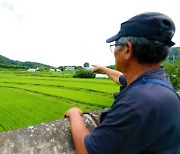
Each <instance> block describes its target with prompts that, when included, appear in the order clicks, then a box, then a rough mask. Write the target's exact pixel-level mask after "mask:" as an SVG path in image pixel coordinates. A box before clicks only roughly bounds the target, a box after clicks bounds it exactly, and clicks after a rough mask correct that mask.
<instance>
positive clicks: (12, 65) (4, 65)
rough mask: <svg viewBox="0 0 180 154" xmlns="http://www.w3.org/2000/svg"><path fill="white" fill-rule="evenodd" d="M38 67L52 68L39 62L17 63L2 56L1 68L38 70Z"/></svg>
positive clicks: (0, 56)
mask: <svg viewBox="0 0 180 154" xmlns="http://www.w3.org/2000/svg"><path fill="white" fill-rule="evenodd" d="M37 67H52V66H49V65H45V64H41V63H37V62H29V61H26V62H21V61H17V60H16V61H15V60H11V59H9V58H7V57H5V56H2V55H0V68H14V69H23V68H24V69H27V68H37Z"/></svg>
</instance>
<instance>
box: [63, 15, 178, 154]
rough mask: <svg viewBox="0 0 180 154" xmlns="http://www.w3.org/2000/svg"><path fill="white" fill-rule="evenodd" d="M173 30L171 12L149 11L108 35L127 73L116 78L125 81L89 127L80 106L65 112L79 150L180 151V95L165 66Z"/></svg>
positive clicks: (159, 153) (139, 153)
mask: <svg viewBox="0 0 180 154" xmlns="http://www.w3.org/2000/svg"><path fill="white" fill-rule="evenodd" d="M174 32H175V25H174V23H173V21H172V20H171V19H170V18H169V17H167V16H166V15H164V14H161V13H156V12H148V13H142V14H139V15H137V16H134V17H133V18H131V19H129V20H127V21H126V22H124V23H122V24H121V28H120V31H119V32H118V34H116V35H115V36H113V37H111V38H109V39H108V40H107V41H106V42H107V43H110V42H114V41H115V44H114V45H111V47H113V46H114V47H115V48H114V57H115V63H116V68H117V70H118V71H120V72H122V73H123V75H122V74H119V76H121V77H120V81H117V76H118V75H117V76H116V75H115V76H116V77H115V78H116V81H117V82H121V83H122V82H123V83H124V86H123V89H121V92H120V93H119V94H118V95H116V96H115V101H114V103H113V104H112V106H111V108H109V109H108V110H106V111H105V112H103V113H102V115H101V123H100V125H99V126H98V127H96V128H95V129H94V130H93V131H92V132H91V133H90V132H89V130H88V129H87V128H86V126H85V124H84V122H83V120H82V118H81V115H82V111H81V110H80V109H78V108H72V109H70V110H68V111H67V112H66V113H65V115H66V116H68V117H69V118H70V123H71V131H72V137H73V141H74V145H75V149H76V152H77V153H78V154H81V153H82V154H85V153H90V154H96V153H97V154H101V153H102V154H106V153H107V154H118V153H119V154H147V153H148V154H180V101H179V98H178V96H177V95H176V92H175V91H174V90H173V88H172V87H171V84H170V82H169V78H168V77H167V75H166V74H165V72H164V68H163V67H161V62H162V61H163V60H164V59H165V58H166V56H167V54H168V51H169V48H170V47H171V46H172V45H174V43H173V42H172V41H171V39H172V37H173V35H174ZM110 74H111V73H110ZM115 74H116V73H115ZM123 80H125V82H124V81H123Z"/></svg>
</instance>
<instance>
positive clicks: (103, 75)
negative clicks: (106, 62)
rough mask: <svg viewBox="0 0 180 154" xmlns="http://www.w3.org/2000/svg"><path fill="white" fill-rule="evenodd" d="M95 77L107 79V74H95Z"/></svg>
mask: <svg viewBox="0 0 180 154" xmlns="http://www.w3.org/2000/svg"><path fill="white" fill-rule="evenodd" d="M95 78H105V79H107V78H108V76H107V75H106V74H96V76H95Z"/></svg>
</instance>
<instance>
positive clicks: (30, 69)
mask: <svg viewBox="0 0 180 154" xmlns="http://www.w3.org/2000/svg"><path fill="white" fill-rule="evenodd" d="M38 70H39V68H29V69H28V70H27V72H36V71H38Z"/></svg>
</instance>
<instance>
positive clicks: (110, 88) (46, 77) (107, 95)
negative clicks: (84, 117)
mask: <svg viewBox="0 0 180 154" xmlns="http://www.w3.org/2000/svg"><path fill="white" fill-rule="evenodd" d="M118 90H119V86H118V85H117V84H115V83H113V81H111V80H110V79H77V78H72V73H70V72H66V73H64V72H26V71H4V70H0V132H3V131H8V130H13V129H17V128H23V127H27V126H30V125H36V124H39V123H43V122H49V121H53V120H57V119H61V118H63V116H64V112H65V111H66V110H68V109H69V108H71V107H78V108H80V109H82V110H83V111H85V112H87V111H92V110H98V109H102V108H106V107H109V106H111V104H112V102H113V93H114V92H117V91H118Z"/></svg>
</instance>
